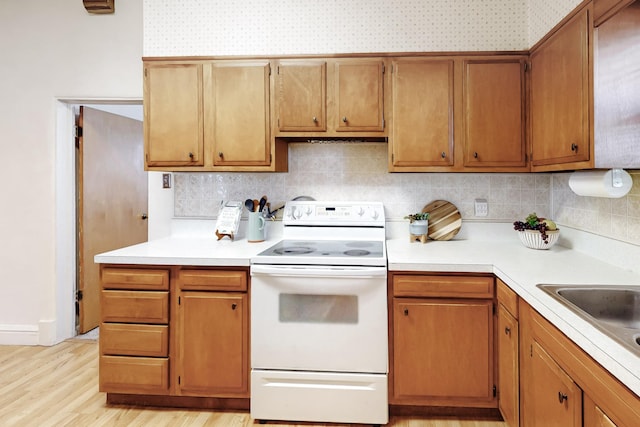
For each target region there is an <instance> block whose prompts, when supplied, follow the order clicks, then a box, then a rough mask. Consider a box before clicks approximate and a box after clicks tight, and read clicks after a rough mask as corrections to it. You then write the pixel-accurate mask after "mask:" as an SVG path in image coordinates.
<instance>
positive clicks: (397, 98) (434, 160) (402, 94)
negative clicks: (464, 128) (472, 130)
mask: <svg viewBox="0 0 640 427" xmlns="http://www.w3.org/2000/svg"><path fill="white" fill-rule="evenodd" d="M392 91H393V102H392V109H393V114H392V117H393V126H392V136H391V150H392V154H391V156H392V159H391V161H392V166H394V167H398V169H395V170H398V171H399V170H403V168H407V169H408V168H411V167H424V166H453V99H454V97H453V61H452V60H411V59H407V60H397V61H394V63H393V71H392Z"/></svg>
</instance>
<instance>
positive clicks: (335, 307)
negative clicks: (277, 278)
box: [279, 294, 358, 323]
mask: <svg viewBox="0 0 640 427" xmlns="http://www.w3.org/2000/svg"><path fill="white" fill-rule="evenodd" d="M279 315H280V322H299V323H358V296H357V295H302V294H280V301H279Z"/></svg>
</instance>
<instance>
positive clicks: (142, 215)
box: [140, 212, 149, 219]
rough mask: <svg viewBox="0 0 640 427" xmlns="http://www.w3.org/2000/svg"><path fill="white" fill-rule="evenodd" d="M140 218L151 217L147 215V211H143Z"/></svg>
mask: <svg viewBox="0 0 640 427" xmlns="http://www.w3.org/2000/svg"><path fill="white" fill-rule="evenodd" d="M140 218H142V219H147V218H149V217H148V216H147V213H146V212H143V213H142V214H141V215H140Z"/></svg>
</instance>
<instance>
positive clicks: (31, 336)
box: [0, 325, 38, 345]
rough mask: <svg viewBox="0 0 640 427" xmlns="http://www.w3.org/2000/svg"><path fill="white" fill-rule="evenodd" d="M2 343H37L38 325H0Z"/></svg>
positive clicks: (0, 341) (0, 340)
mask: <svg viewBox="0 0 640 427" xmlns="http://www.w3.org/2000/svg"><path fill="white" fill-rule="evenodd" d="M0 343H2V345H38V326H36V325H0Z"/></svg>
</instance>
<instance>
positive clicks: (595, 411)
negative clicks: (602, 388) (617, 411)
mask: <svg viewBox="0 0 640 427" xmlns="http://www.w3.org/2000/svg"><path fill="white" fill-rule="evenodd" d="M582 400H583V410H582V412H583V414H584V425H583V427H618V426H617V424H616V423H614V422H613V421H612V420H611V418H609V417H608V416H607V414H605V413H604V411H603V410H602V409H600V407H599V406H598V405H596V403H595V402H594V401H593V400H592V399H591V397H589V396H588V395H587V394H584V395H583V396H582ZM636 421H637V420H636ZM636 424H637V423H636Z"/></svg>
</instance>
